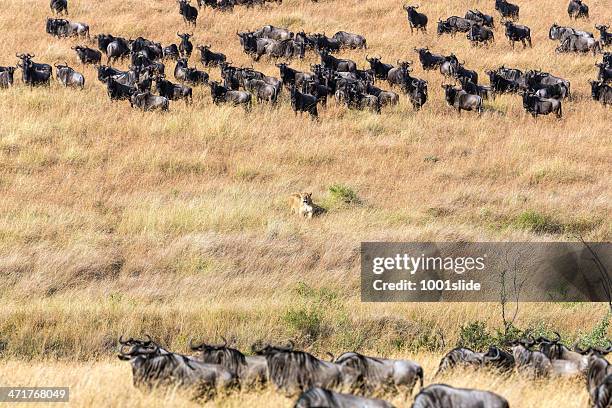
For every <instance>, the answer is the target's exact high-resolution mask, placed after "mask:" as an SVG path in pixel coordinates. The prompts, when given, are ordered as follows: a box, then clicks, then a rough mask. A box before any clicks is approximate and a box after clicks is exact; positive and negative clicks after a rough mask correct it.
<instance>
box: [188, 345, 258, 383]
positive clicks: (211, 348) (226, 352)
mask: <svg viewBox="0 0 612 408" xmlns="http://www.w3.org/2000/svg"><path fill="white" fill-rule="evenodd" d="M223 340H224V344H219V345H215V344H206V343H201V344H193V343H192V342H190V343H189V347H190V348H191V350H192V351H195V352H197V353H198V354H197V356H196V358H197V359H198V360H200V361H203V362H205V363H210V364H220V365H222V366H223V367H225V368H226V369H228V370H229V371H230V372H232V373H234V374H235V375H236V376H237V377H238V379H239V381H240V385H241V386H242V387H245V386H246V387H253V386H260V385H265V384H266V383H267V381H268V366H267V364H266V358H265V357H264V356H245V355H244V354H242V352H240V351H239V350H238V349H235V348H232V347H229V346H228V344H227V341H226V340H225V339H223Z"/></svg>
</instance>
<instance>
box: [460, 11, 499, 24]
mask: <svg viewBox="0 0 612 408" xmlns="http://www.w3.org/2000/svg"><path fill="white" fill-rule="evenodd" d="M465 18H466V19H468V20H472V21H474V22H475V23H478V24H481V25H485V26H487V27H489V28H495V22H494V20H493V16H490V15H488V14H485V13H483V12H482V11H480V10H468V11H467V12H466V13H465Z"/></svg>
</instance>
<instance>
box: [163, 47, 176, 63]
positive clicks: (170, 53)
mask: <svg viewBox="0 0 612 408" xmlns="http://www.w3.org/2000/svg"><path fill="white" fill-rule="evenodd" d="M162 53H163V58H167V59H172V60H175V61H176V60H177V59H179V58H180V56H181V55H180V52H179V49H178V46H177V45H176V44H170V45H168V46H167V47H164V49H163V51H162Z"/></svg>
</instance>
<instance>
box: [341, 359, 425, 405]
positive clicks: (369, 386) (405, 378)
mask: <svg viewBox="0 0 612 408" xmlns="http://www.w3.org/2000/svg"><path fill="white" fill-rule="evenodd" d="M334 362H335V363H336V364H339V365H341V366H343V367H351V368H353V369H354V370H355V371H356V373H358V376H359V377H360V381H361V382H362V384H361V385H362V387H363V391H365V392H367V393H372V392H374V391H375V390H377V389H381V390H385V391H386V392H391V393H394V394H395V393H400V394H402V395H404V396H408V395H410V394H411V393H412V390H413V388H414V386H415V385H416V384H417V383H419V384H420V386H421V387H422V386H423V368H422V367H421V366H420V365H419V364H417V363H415V362H414V361H409V360H391V359H385V358H377V357H368V356H364V355H362V354H359V353H356V352H349V353H343V354H341V355H340V356H338V358H337V359H335V360H334Z"/></svg>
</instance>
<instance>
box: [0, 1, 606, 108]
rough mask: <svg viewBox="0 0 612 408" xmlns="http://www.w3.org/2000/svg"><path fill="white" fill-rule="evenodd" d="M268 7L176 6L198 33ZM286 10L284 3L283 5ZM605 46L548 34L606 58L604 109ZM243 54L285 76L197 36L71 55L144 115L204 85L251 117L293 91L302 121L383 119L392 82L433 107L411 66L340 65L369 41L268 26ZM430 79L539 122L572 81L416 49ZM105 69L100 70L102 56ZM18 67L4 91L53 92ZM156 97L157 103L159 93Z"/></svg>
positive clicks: (31, 67)
mask: <svg viewBox="0 0 612 408" xmlns="http://www.w3.org/2000/svg"><path fill="white" fill-rule="evenodd" d="M266 1H267V0H257V1H256V0H210V1H209V0H198V1H197V7H194V6H192V5H191V4H190V3H189V0H178V2H177V3H178V12H179V14H180V15H181V16H182V17H183V19H184V20H185V23H186V24H188V25H193V26H195V25H196V21H197V16H198V9H199V8H200V7H211V8H216V9H220V10H231V9H232V8H233V7H234V6H238V5H244V6H248V7H250V6H253V5H255V4H264V3H265V2H266ZM277 2H279V1H277ZM50 6H51V10H52V11H53V12H55V13H56V14H64V16H63V17H62V18H47V20H46V32H47V33H48V34H50V35H52V36H54V37H57V38H63V37H72V38H76V39H81V40H89V38H90V29H89V25H88V24H85V23H80V22H71V21H69V20H68V19H66V18H65V17H66V15H67V14H68V2H67V0H52V1H51V4H50ZM494 7H495V10H496V11H497V12H499V14H500V15H501V25H503V26H504V29H505V36H506V37H507V38H508V40H509V41H510V43H511V44H512V48H514V44H515V43H516V42H520V43H522V45H523V47H527V46H529V47H532V46H533V43H532V36H531V29H530V28H529V27H527V26H524V25H521V24H518V23H516V20H518V19H519V16H520V7H519V6H517V5H515V4H512V3H510V2H508V1H506V0H495V4H494ZM404 9H405V11H406V16H407V20H408V26H409V27H410V31H411V33H414V32H415V31H416V33H419V32H422V33H426V32H427V25H428V21H429V19H428V17H427V15H426V14H424V13H423V12H422V11H419V10H420V8H419V7H418V6H417V5H405V6H404ZM567 12H568V15H569V16H570V18H574V19H578V18H588V15H589V8H588V6H587V5H586V4H584V3H583V2H582V1H581V0H571V1H570V4H569V6H568V10H567ZM595 28H596V29H597V30H598V31H599V35H600V38H599V39H596V37H595V36H594V35H593V34H592V33H589V32H586V31H581V30H576V29H574V28H571V27H564V26H559V25H557V24H556V23H555V24H554V25H553V26H552V27H550V29H549V38H550V39H551V40H557V41H559V46H558V47H557V49H556V50H557V52H576V53H587V52H592V53H593V54H594V55H596V54H597V53H601V54H603V60H602V61H601V62H599V63H597V64H596V67H597V69H598V71H599V72H598V76H597V80H594V81H591V82H590V85H591V94H592V98H593V99H594V100H597V101H599V102H601V103H603V104H604V105H610V104H612V87H611V86H610V85H609V83H610V81H612V79H611V78H612V64H611V62H610V60H611V59H612V57H611V55H610V53H609V52H603V51H602V50H603V48H604V47H607V46H610V45H611V44H612V33H609V32H608V31H607V30H608V26H607V25H602V24H596V25H595ZM494 30H495V18H494V17H493V16H491V15H489V14H486V13H483V12H482V11H480V10H468V11H467V12H466V14H465V16H464V17H459V16H451V17H448V18H446V19H444V20H442V19H439V20H438V24H437V33H438V35H443V34H445V33H449V34H451V35H452V36H454V35H456V33H458V32H460V33H466V36H467V38H468V39H469V41H470V42H471V43H472V44H473V45H475V46H478V45H484V46H488V45H489V44H491V43H493V42H494V41H495V35H494ZM236 34H237V37H238V38H237V40H239V41H240V45H241V47H242V50H243V51H244V53H246V54H247V55H249V56H251V57H252V58H253V60H254V61H258V60H260V58H261V57H263V56H266V57H268V58H274V59H283V60H284V62H282V63H281V62H279V63H277V64H276V66H277V67H278V70H279V77H278V78H277V77H274V76H269V75H266V74H264V73H263V72H259V71H256V70H255V69H253V68H245V67H242V66H240V67H237V66H234V65H232V64H231V63H230V62H229V61H228V59H227V57H226V55H225V54H223V53H222V52H219V51H218V50H215V51H213V50H212V49H211V46H210V45H205V44H202V45H197V46H195V47H194V44H193V43H192V41H191V40H192V38H193V33H180V32H177V36H178V38H180V42H179V43H178V44H169V45H166V46H162V44H161V43H159V42H156V41H153V40H150V39H146V38H143V37H138V38H136V39H128V38H124V37H120V36H115V35H112V34H98V35H96V36H94V37H93V40H91V41H95V43H96V45H97V49H96V48H90V47H88V46H85V45H81V44H79V45H76V46H73V47H72V49H73V50H74V52H75V53H76V56H77V58H78V60H79V62H80V63H81V64H83V65H84V64H92V65H94V66H96V68H97V71H98V80H100V81H101V82H103V83H104V84H105V85H106V88H107V93H108V96H109V97H110V99H111V100H127V101H129V102H130V104H131V106H133V107H138V108H140V109H143V110H168V109H169V107H170V101H176V100H179V99H183V100H184V101H185V102H186V103H190V102H191V101H192V98H193V94H194V89H193V87H198V86H202V85H208V87H209V88H210V94H211V99H212V101H213V102H214V103H215V104H219V103H230V104H233V105H241V106H243V107H244V108H245V109H247V110H249V109H250V107H251V105H252V104H253V101H254V100H256V101H257V102H258V103H268V104H270V105H275V104H276V103H277V102H278V101H279V100H281V95H282V93H283V90H285V89H286V91H287V92H288V98H287V99H288V100H289V101H290V104H291V107H292V109H293V110H294V112H295V113H296V114H297V113H298V112H299V113H301V112H307V113H309V114H310V115H311V116H312V117H318V115H319V106H321V107H323V108H324V107H326V106H327V102H328V99H329V98H334V99H335V100H336V102H337V103H339V104H342V105H345V106H346V107H347V108H349V109H370V110H372V111H373V112H377V113H380V112H381V110H382V108H384V107H385V106H388V105H395V104H397V103H398V102H399V101H400V94H398V93H396V92H394V91H392V90H386V89H383V88H381V87H380V86H377V85H375V84H376V82H377V81H384V82H387V84H388V85H389V87H395V88H397V89H399V90H401V93H402V94H404V95H406V96H407V98H408V99H409V101H410V102H411V104H412V105H413V107H414V109H415V110H419V109H421V108H422V107H423V106H424V105H425V104H426V102H427V99H428V95H429V90H428V83H427V81H425V80H423V79H419V78H417V77H414V76H413V75H412V74H411V73H412V71H413V63H412V61H407V60H399V59H398V60H397V61H396V64H395V65H393V64H391V63H388V62H383V61H382V60H381V58H380V57H377V56H370V55H367V54H366V56H365V60H366V63H367V64H368V65H369V68H367V69H360V68H358V64H357V62H355V61H352V60H350V59H345V58H339V57H337V56H335V55H334V54H337V53H339V52H341V51H342V50H343V49H364V50H365V49H367V41H366V38H365V37H363V36H361V35H358V34H353V33H349V32H346V31H338V32H337V33H335V34H334V35H333V36H331V37H328V36H327V35H325V33H306V32H304V31H300V32H297V33H294V32H291V31H290V30H288V29H285V28H280V27H275V26H272V25H267V26H264V27H262V28H260V29H258V30H255V31H245V32H237V33H236ZM194 50H197V51H199V62H200V63H201V64H202V65H203V66H204V67H205V68H214V67H217V68H218V69H219V72H220V75H221V78H222V83H221V82H217V81H211V80H209V79H210V75H209V73H208V72H206V71H204V70H199V69H197V68H196V67H195V66H190V65H189V59H190V57H191V56H192V53H193V52H194ZM307 52H313V53H316V54H315V55H317V56H318V58H319V59H320V62H319V63H318V64H312V65H311V67H310V68H311V71H310V72H302V71H299V70H297V69H295V68H292V67H291V66H290V65H289V64H288V62H289V61H290V60H291V59H293V58H304V56H305V55H306V53H307ZM415 52H416V53H417V54H418V58H419V60H420V63H421V65H422V68H423V70H432V69H438V70H439V71H440V73H441V74H442V75H443V76H444V78H447V79H450V80H452V81H454V83H453V84H443V85H442V87H443V89H444V98H445V100H446V102H447V104H448V105H449V106H451V107H453V108H454V109H456V110H457V111H458V112H459V113H461V111H462V110H467V111H476V112H479V113H480V112H483V111H484V110H485V103H484V102H483V101H485V100H488V99H494V98H495V97H496V95H500V94H504V93H515V94H518V95H520V97H521V98H522V102H523V107H524V109H525V110H526V111H527V112H529V113H530V114H532V115H533V116H534V117H537V116H539V115H547V114H550V113H552V114H554V115H556V116H557V117H559V118H561V117H562V115H563V108H562V102H563V101H564V100H566V98H570V97H571V92H570V82H569V81H568V80H566V79H563V78H561V77H558V76H554V75H552V74H550V73H547V72H542V71H540V70H537V69H533V70H527V71H524V72H523V71H521V70H519V69H516V68H507V67H505V66H501V67H498V68H496V69H491V70H487V71H486V73H487V75H488V76H489V80H490V84H489V85H482V84H481V83H479V76H478V73H477V72H476V71H473V70H471V69H468V68H466V66H465V63H464V62H460V61H459V59H458V57H457V56H456V55H455V54H453V53H451V54H450V55H440V54H435V53H434V52H432V51H430V50H429V49H428V48H415ZM104 55H105V56H106V61H105V64H106V65H102V64H103V62H102V59H103V56H104ZM17 57H18V59H19V63H18V64H17V66H16V67H13V66H7V67H0V88H7V87H10V86H13V84H14V73H15V70H16V69H21V71H22V81H23V82H24V83H25V84H27V85H30V86H36V85H49V84H50V81H51V78H52V76H53V68H52V67H51V66H50V65H48V64H41V63H37V62H34V57H35V56H34V55H32V54H29V53H21V54H17ZM125 59H129V62H130V65H129V69H128V70H127V71H123V70H120V69H118V68H115V67H112V66H111V64H113V63H116V62H118V61H122V60H125ZM169 60H173V61H175V67H174V72H173V74H174V79H175V80H176V81H177V83H173V82H171V81H170V79H169V78H168V75H166V67H165V63H167V62H168V61H169ZM55 67H56V72H55V75H56V78H57V80H58V82H59V83H61V84H62V85H63V86H66V87H77V88H83V87H84V86H85V77H84V76H83V74H82V73H79V72H77V71H76V70H75V69H74V68H72V67H70V66H68V64H67V63H65V62H64V64H63V65H55ZM155 93H156V94H155Z"/></svg>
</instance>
